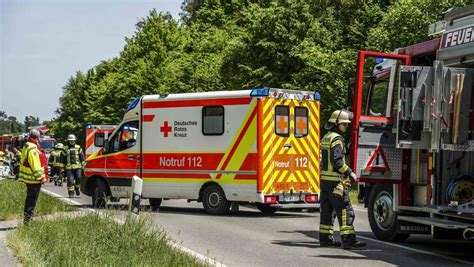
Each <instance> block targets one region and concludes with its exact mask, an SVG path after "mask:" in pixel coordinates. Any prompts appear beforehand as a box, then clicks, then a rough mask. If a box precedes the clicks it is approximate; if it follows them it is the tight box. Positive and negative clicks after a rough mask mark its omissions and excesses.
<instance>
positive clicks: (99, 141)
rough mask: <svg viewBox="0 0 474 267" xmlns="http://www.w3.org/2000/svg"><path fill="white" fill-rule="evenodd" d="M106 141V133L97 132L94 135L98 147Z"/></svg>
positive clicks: (95, 144)
mask: <svg viewBox="0 0 474 267" xmlns="http://www.w3.org/2000/svg"><path fill="white" fill-rule="evenodd" d="M104 141H105V134H104V133H96V134H95V135H94V146H96V147H103V146H104Z"/></svg>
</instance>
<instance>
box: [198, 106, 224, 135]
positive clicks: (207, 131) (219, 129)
mask: <svg viewBox="0 0 474 267" xmlns="http://www.w3.org/2000/svg"><path fill="white" fill-rule="evenodd" d="M202 134H204V135H222V134H224V107H223V106H207V107H203V108H202Z"/></svg>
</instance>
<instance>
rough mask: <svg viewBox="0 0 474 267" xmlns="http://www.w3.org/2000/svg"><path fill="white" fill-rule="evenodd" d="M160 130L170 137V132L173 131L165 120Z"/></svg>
mask: <svg viewBox="0 0 474 267" xmlns="http://www.w3.org/2000/svg"><path fill="white" fill-rule="evenodd" d="M160 132H162V133H163V136H164V137H168V133H169V132H171V126H169V125H168V121H165V122H164V123H163V126H161V127H160Z"/></svg>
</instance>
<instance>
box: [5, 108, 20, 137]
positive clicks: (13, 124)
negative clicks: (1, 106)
mask: <svg viewBox="0 0 474 267" xmlns="http://www.w3.org/2000/svg"><path fill="white" fill-rule="evenodd" d="M24 129H25V125H24V124H23V123H21V122H19V121H17V119H16V117H14V116H8V114H7V113H6V112H5V111H1V110H0V135H3V134H11V133H19V132H22V131H23V130H24Z"/></svg>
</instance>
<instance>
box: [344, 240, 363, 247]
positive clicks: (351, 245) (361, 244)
mask: <svg viewBox="0 0 474 267" xmlns="http://www.w3.org/2000/svg"><path fill="white" fill-rule="evenodd" d="M365 246H367V244H366V243H365V242H363V241H359V240H354V242H352V243H349V244H344V245H343V246H342V247H343V248H344V249H358V248H362V247H365Z"/></svg>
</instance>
